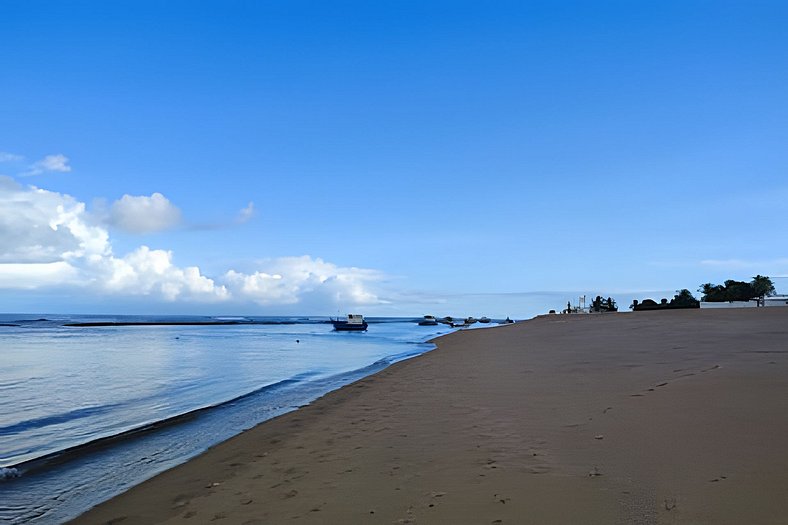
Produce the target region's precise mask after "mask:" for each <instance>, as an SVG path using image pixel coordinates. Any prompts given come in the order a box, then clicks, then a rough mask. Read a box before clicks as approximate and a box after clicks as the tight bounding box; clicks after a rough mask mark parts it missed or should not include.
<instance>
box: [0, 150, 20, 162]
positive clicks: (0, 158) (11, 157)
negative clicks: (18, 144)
mask: <svg viewBox="0 0 788 525" xmlns="http://www.w3.org/2000/svg"><path fill="white" fill-rule="evenodd" d="M21 160H24V157H23V156H22V155H16V154H14V153H8V152H7V151H0V162H19V161H21Z"/></svg>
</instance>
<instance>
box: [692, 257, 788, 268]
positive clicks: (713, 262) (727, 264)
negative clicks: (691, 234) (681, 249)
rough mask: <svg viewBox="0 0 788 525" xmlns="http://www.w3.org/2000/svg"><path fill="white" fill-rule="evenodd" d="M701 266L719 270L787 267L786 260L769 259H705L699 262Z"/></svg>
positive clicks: (787, 262)
mask: <svg viewBox="0 0 788 525" xmlns="http://www.w3.org/2000/svg"><path fill="white" fill-rule="evenodd" d="M700 264H701V265H702V266H712V267H719V268H730V269H758V268H761V269H763V268H774V267H782V268H784V267H785V266H787V265H788V259H785V258H783V259H770V260H760V261H755V260H744V259H705V260H703V261H701V262H700Z"/></svg>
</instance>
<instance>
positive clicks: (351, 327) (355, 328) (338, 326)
mask: <svg viewBox="0 0 788 525" xmlns="http://www.w3.org/2000/svg"><path fill="white" fill-rule="evenodd" d="M331 324H333V325H334V330H335V331H337V332H365V331H366V330H367V322H366V321H364V322H361V323H348V322H347V321H332V322H331Z"/></svg>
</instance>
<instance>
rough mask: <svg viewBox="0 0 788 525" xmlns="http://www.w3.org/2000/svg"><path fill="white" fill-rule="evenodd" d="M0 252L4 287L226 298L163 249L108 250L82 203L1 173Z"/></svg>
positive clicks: (169, 297)
mask: <svg viewBox="0 0 788 525" xmlns="http://www.w3.org/2000/svg"><path fill="white" fill-rule="evenodd" d="M0 250H1V251H0V287H3V288H22V289H39V288H45V287H78V288H87V289H89V290H92V291H95V292H97V293H109V294H126V295H153V296H159V297H161V298H163V299H165V300H175V299H179V298H192V299H200V300H223V299H225V298H226V297H227V296H228V292H227V290H226V288H224V287H223V286H220V285H216V284H215V283H214V282H213V280H211V279H209V278H207V277H205V276H204V275H202V274H201V273H200V271H199V269H198V268H197V267H188V268H179V267H177V266H175V265H174V264H173V262H172V254H171V253H170V252H167V251H164V250H151V249H149V248H148V247H146V246H142V247H140V248H138V249H137V250H135V251H133V252H131V253H129V254H128V255H126V256H124V257H117V256H115V255H114V254H113V252H112V246H111V244H110V240H109V233H108V232H107V230H106V229H105V228H104V227H102V226H101V225H99V224H96V223H94V221H93V220H92V218H91V217H90V215H89V214H88V213H87V212H86V210H85V204H84V203H82V202H79V201H77V200H76V199H74V198H73V197H71V196H69V195H64V194H61V193H56V192H51V191H47V190H43V189H40V188H36V187H34V186H31V187H28V188H25V187H22V186H21V185H20V184H18V183H16V182H15V181H13V180H12V179H10V178H8V177H0Z"/></svg>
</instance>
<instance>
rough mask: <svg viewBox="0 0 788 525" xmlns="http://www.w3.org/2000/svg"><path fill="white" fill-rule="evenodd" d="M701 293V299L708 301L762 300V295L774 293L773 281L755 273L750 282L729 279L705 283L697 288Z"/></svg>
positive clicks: (766, 295)
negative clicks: (715, 282) (718, 282)
mask: <svg viewBox="0 0 788 525" xmlns="http://www.w3.org/2000/svg"><path fill="white" fill-rule="evenodd" d="M698 291H699V292H701V293H702V294H703V298H702V299H701V300H702V301H704V302H709V303H721V302H727V301H750V300H752V299H757V300H758V301H761V302H763V299H764V297H768V296H770V295H774V294H775V293H776V292H775V290H774V283H772V280H771V279H769V278H768V277H765V276H763V275H756V276H755V277H753V278H752V281H750V282H744V281H734V280H733V279H729V280H727V281H725V283H724V284H712V283H705V284H702V285H701V286H700V288H699V289H698Z"/></svg>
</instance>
